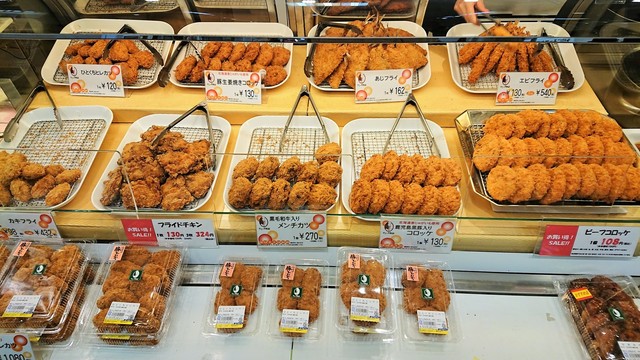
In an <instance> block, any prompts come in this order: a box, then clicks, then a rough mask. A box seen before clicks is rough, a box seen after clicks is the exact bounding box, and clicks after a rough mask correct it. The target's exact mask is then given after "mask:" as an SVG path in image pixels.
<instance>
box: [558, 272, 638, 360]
mask: <svg viewBox="0 0 640 360" xmlns="http://www.w3.org/2000/svg"><path fill="white" fill-rule="evenodd" d="M554 285H555V288H556V290H557V292H558V296H559V297H560V300H561V301H562V303H563V305H564V306H565V308H566V310H567V312H568V314H570V316H571V318H572V319H573V321H574V323H575V325H576V329H577V332H578V334H579V335H580V337H581V338H582V340H583V342H584V344H585V346H586V351H587V352H588V354H589V356H590V357H591V358H592V359H607V360H616V359H632V358H635V357H633V355H627V356H625V352H627V351H631V348H633V347H635V348H636V349H637V347H638V345H639V344H638V342H640V310H638V305H637V303H636V301H638V299H640V290H638V287H637V286H636V284H635V282H634V281H633V279H632V278H631V277H629V276H603V275H595V276H593V275H591V276H590V275H579V276H567V277H562V278H558V279H556V280H555V281H554ZM629 343H635V344H631V345H630V344H629ZM629 346H631V348H630V347H629ZM636 351H637V350H636ZM627 354H630V352H628V353H627ZM634 354H636V355H637V353H634Z"/></svg>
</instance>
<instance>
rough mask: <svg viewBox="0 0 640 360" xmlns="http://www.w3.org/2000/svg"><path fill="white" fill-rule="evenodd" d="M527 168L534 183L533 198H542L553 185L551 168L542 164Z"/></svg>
mask: <svg viewBox="0 0 640 360" xmlns="http://www.w3.org/2000/svg"><path fill="white" fill-rule="evenodd" d="M527 169H528V170H529V175H530V176H531V178H532V180H533V184H534V186H533V191H532V192H531V200H540V199H542V198H543V197H544V196H545V195H546V194H547V191H549V186H551V173H550V170H549V169H547V168H546V167H545V166H544V165H542V164H535V165H531V166H529V167H528V168H527Z"/></svg>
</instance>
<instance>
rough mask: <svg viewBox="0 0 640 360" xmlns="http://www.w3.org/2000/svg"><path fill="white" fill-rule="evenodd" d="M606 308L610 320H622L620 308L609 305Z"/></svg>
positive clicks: (622, 315)
mask: <svg viewBox="0 0 640 360" xmlns="http://www.w3.org/2000/svg"><path fill="white" fill-rule="evenodd" d="M607 310H609V315H611V320H613V321H622V320H624V314H623V313H622V311H620V310H618V309H616V308H613V307H610V308H609V309H607Z"/></svg>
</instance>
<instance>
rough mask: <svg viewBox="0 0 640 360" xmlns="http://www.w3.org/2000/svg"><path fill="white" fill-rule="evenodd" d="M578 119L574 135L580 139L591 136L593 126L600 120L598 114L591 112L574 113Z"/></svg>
mask: <svg viewBox="0 0 640 360" xmlns="http://www.w3.org/2000/svg"><path fill="white" fill-rule="evenodd" d="M574 113H575V114H576V116H577V117H578V129H577V130H576V135H578V136H580V137H587V136H589V135H591V134H593V125H594V124H595V122H596V121H597V120H599V119H600V114H599V113H597V112H595V111H592V110H587V111H576V112H574Z"/></svg>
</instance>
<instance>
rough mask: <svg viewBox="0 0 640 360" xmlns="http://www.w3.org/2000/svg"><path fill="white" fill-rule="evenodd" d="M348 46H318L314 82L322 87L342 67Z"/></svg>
mask: <svg viewBox="0 0 640 360" xmlns="http://www.w3.org/2000/svg"><path fill="white" fill-rule="evenodd" d="M346 53H347V46H346V45H344V44H317V45H316V52H315V53H314V54H313V81H314V83H315V84H316V85H320V84H321V83H322V82H323V81H324V80H325V79H326V78H327V77H329V75H331V73H332V72H333V71H334V70H335V69H336V68H337V67H338V65H340V62H342V59H343V58H344V55H345V54H346Z"/></svg>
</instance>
